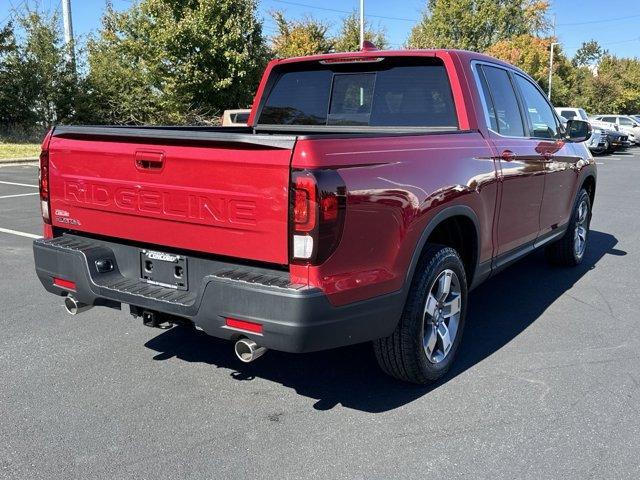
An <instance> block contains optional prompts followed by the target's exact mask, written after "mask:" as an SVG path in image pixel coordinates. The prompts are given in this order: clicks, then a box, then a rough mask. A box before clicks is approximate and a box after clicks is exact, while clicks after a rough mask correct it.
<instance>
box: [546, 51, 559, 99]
mask: <svg viewBox="0 0 640 480" xmlns="http://www.w3.org/2000/svg"><path fill="white" fill-rule="evenodd" d="M556 45H560V44H559V43H558V42H551V56H550V57H549V93H548V94H547V97H549V100H551V77H552V75H553V47H555V46H556Z"/></svg>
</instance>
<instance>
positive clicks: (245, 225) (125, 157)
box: [49, 127, 293, 264]
mask: <svg viewBox="0 0 640 480" xmlns="http://www.w3.org/2000/svg"><path fill="white" fill-rule="evenodd" d="M73 128H76V127H73ZM82 128H84V127H77V128H76V130H73V129H72V130H69V129H67V130H64V129H59V130H58V131H54V135H53V138H52V139H51V143H50V153H49V159H50V160H49V162H50V184H51V212H52V223H53V225H54V226H56V227H62V228H66V229H71V230H75V231H80V232H86V233H92V234H98V235H103V236H107V237H114V238H117V239H125V240H130V241H135V242H141V243H144V244H147V245H151V246H153V249H159V250H162V249H163V248H165V247H172V248H176V249H184V250H192V251H197V252H202V253H211V254H217V255H223V256H228V257H236V258H242V259H251V260H258V261H264V262H271V263H278V264H286V263H288V241H287V228H288V186H289V163H290V159H291V151H292V148H293V140H292V141H291V142H290V143H289V144H287V143H286V142H283V143H282V144H281V145H269V144H260V143H259V142H257V141H251V139H252V138H254V137H255V136H251V135H250V134H235V133H224V134H209V133H206V132H205V133H203V134H202V135H200V136H201V137H202V138H201V139H200V140H197V141H194V140H186V139H185V137H187V136H195V137H197V136H198V135H195V134H192V133H191V132H190V131H186V130H185V131H184V132H182V131H176V130H167V131H166V136H165V137H164V138H160V137H161V136H162V133H163V132H164V130H148V129H123V130H120V131H119V132H123V133H122V136H112V135H111V133H112V132H113V128H111V130H110V129H109V128H110V127H103V129H102V130H101V129H99V128H98V129H95V130H96V132H95V133H94V134H91V133H90V132H89V130H87V131H86V133H85V131H84V130H82ZM128 131H131V132H133V133H132V135H131V136H126V135H125V133H124V132H128ZM136 135H137V138H136ZM154 135H155V137H156V138H152V137H153V136H154ZM216 136H217V137H220V138H217V137H216ZM245 140H246V141H245Z"/></svg>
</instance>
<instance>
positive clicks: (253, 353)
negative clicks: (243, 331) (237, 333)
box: [233, 338, 267, 363]
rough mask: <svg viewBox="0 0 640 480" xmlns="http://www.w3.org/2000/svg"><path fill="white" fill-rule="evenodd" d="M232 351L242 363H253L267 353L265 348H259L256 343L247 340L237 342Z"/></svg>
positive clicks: (242, 339)
mask: <svg viewBox="0 0 640 480" xmlns="http://www.w3.org/2000/svg"><path fill="white" fill-rule="evenodd" d="M233 349H234V351H235V352H236V356H237V357H238V358H239V359H240V361H241V362H244V363H249V362H253V361H254V360H255V359H256V358H260V357H261V356H262V355H264V354H265V352H266V351H267V349H266V347H260V346H258V344H257V343H256V342H254V341H253V340H249V339H248V338H241V339H240V340H238V341H237V342H236V344H235V346H234V348H233Z"/></svg>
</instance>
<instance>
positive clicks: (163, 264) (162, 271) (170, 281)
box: [140, 250, 189, 290]
mask: <svg viewBox="0 0 640 480" xmlns="http://www.w3.org/2000/svg"><path fill="white" fill-rule="evenodd" d="M188 278H189V276H188V272H187V257H185V256H183V255H176V254H173V253H165V252H157V251H155V250H141V251H140V279H141V280H142V281H143V282H146V283H150V284H152V285H158V286H161V287H166V288H175V289H176V290H188V289H189V283H188Z"/></svg>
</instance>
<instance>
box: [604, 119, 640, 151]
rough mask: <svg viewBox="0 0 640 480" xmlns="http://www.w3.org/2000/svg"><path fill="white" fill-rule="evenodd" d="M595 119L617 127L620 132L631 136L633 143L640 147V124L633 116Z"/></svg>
mask: <svg viewBox="0 0 640 480" xmlns="http://www.w3.org/2000/svg"><path fill="white" fill-rule="evenodd" d="M593 118H595V119H596V120H599V121H601V122H607V123H613V124H615V125H617V126H618V130H620V131H621V132H625V133H626V134H627V135H629V140H630V141H631V143H635V144H636V145H640V122H638V120H637V119H636V118H634V117H633V116H632V115H595V116H594V117H593Z"/></svg>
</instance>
